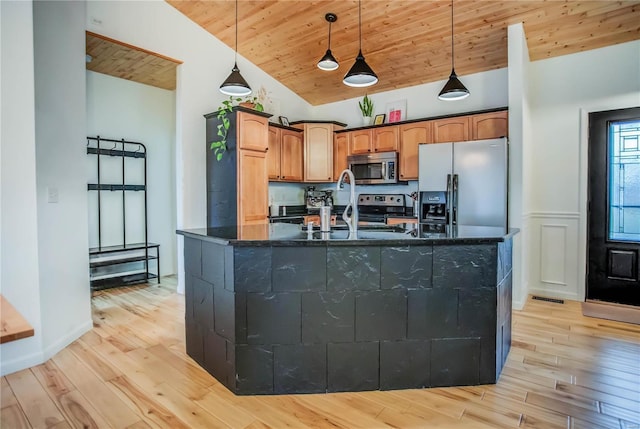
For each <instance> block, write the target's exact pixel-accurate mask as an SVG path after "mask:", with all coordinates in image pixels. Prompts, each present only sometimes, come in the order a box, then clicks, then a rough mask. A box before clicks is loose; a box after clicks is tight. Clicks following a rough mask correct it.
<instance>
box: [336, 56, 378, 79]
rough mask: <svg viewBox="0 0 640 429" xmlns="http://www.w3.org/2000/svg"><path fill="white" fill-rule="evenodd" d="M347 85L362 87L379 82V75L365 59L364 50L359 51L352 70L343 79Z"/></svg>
mask: <svg viewBox="0 0 640 429" xmlns="http://www.w3.org/2000/svg"><path fill="white" fill-rule="evenodd" d="M342 82H343V83H344V84H345V85H348V86H353V87H356V88H361V87H365V86H371V85H374V84H375V83H377V82H378V76H376V74H375V73H374V72H373V70H371V67H369V64H367V62H366V61H365V60H364V56H363V55H362V51H359V52H358V56H357V57H356V62H355V63H353V66H351V70H349V72H348V73H347V74H346V75H345V77H344V80H343V81H342Z"/></svg>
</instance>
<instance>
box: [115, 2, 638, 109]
mask: <svg viewBox="0 0 640 429" xmlns="http://www.w3.org/2000/svg"><path fill="white" fill-rule="evenodd" d="M166 1H167V2H168V3H169V4H171V5H172V6H173V7H175V8H176V9H177V10H179V11H180V12H182V13H183V14H184V15H186V16H187V17H188V18H190V19H191V20H192V21H194V22H195V23H197V24H198V25H200V26H201V27H203V28H204V29H205V30H207V31H208V32H210V33H211V34H213V35H214V36H215V37H217V38H218V39H220V40H222V41H223V42H224V43H226V44H227V45H229V46H230V47H231V48H233V47H234V43H235V30H236V28H235V1H234V0H198V1H195V0H166ZM454 1H455V2H454V31H455V37H454V42H455V68H456V72H457V73H458V75H459V76H460V77H461V80H462V81H463V82H464V76H465V75H467V74H471V73H477V72H482V71H487V70H493V69H498V68H502V67H506V66H507V27H508V26H509V25H511V24H514V23H518V22H522V23H524V29H525V33H526V36H527V44H528V46H529V53H530V57H531V60H532V61H535V60H540V59H544V58H550V57H555V56H559V55H566V54H571V53H575V52H580V51H585V50H589V49H595V48H600V47H604V46H609V45H613V44H617V43H623V42H628V41H631V40H636V39H640V1H613V0H600V1H591V0H586V1H583V0H549V1H542V0H510V1H497V0H475V1H474V0H454ZM238 3H239V4H238V52H239V53H240V54H241V55H242V56H244V57H246V58H247V59H249V60H250V61H251V62H252V63H254V64H256V65H257V66H258V67H260V68H261V69H262V70H264V71H265V72H266V73H268V74H270V75H271V76H273V77H274V78H275V79H277V80H278V81H280V82H281V83H282V84H284V85H285V86H287V87H288V88H289V89H291V90H292V91H293V92H295V93H296V94H298V95H299V96H300V97H302V98H304V99H305V100H307V101H308V102H309V103H311V104H312V105H319V104H324V103H329V102H334V101H339V100H344V99H348V98H353V97H358V96H361V95H362V94H364V93H365V92H366V93H369V94H372V93H376V92H382V91H388V90H392V89H398V88H404V87H409V86H414V85H418V84H423V83H428V82H434V81H439V80H445V79H446V78H447V77H448V76H449V72H450V71H451V2H450V0H388V1H382V0H362V51H363V53H364V56H365V58H366V61H367V63H368V64H369V65H370V66H371V68H373V70H374V71H375V72H376V74H377V75H378V78H379V82H378V83H377V84H376V85H374V86H372V87H369V88H350V87H347V86H345V85H344V84H343V83H342V78H343V77H344V75H345V73H346V72H347V71H348V70H349V68H350V67H351V66H352V65H353V62H354V60H355V56H356V54H357V52H358V2H357V1H355V0H333V1H329V0H320V1H315V0H279V1H277V0H239V2H238ZM327 12H333V13H335V14H336V15H337V16H338V20H337V21H336V22H335V23H333V24H332V30H331V49H332V51H333V54H334V56H335V57H336V58H337V59H338V61H339V62H340V67H339V68H338V69H337V70H335V71H330V72H327V71H322V70H320V69H318V68H317V67H316V63H317V62H318V60H319V59H320V58H321V57H322V56H323V55H324V53H325V51H326V49H327V37H328V31H329V24H328V23H327V21H325V18H324V16H325V14H326V13H327ZM220 64H221V65H224V67H227V68H228V69H229V71H230V70H231V67H232V65H233V57H231V56H230V57H229V58H220ZM120 68H126V65H124V64H123V65H121V67H120ZM140 71H141V72H142V70H140ZM174 72H175V71H174ZM585 72H588V70H587V71H585ZM109 74H111V73H109ZM249 83H250V84H251V82H249ZM254 86H255V85H254Z"/></svg>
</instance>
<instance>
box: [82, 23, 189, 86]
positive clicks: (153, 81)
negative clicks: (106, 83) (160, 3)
mask: <svg viewBox="0 0 640 429" xmlns="http://www.w3.org/2000/svg"><path fill="white" fill-rule="evenodd" d="M86 39H87V40H86V53H87V55H88V57H87V59H88V60H89V59H90V61H88V62H87V70H91V71H94V72H98V73H103V74H107V75H110V76H114V77H119V78H122V79H128V80H132V81H134V82H138V83H144V84H146V85H151V86H156V87H158V88H163V89H168V90H174V89H176V67H177V66H178V65H179V64H181V61H178V60H174V59H172V58H169V57H165V56H163V55H160V54H156V53H155V52H151V51H147V50H145V49H141V48H138V47H135V46H132V45H128V44H126V43H123V42H119V41H117V40H113V39H110V38H108V37H105V36H101V35H99V34H95V33H92V32H90V31H87V32H86Z"/></svg>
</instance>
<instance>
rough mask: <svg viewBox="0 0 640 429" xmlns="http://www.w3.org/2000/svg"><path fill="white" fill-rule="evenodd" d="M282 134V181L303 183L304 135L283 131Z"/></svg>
mask: <svg viewBox="0 0 640 429" xmlns="http://www.w3.org/2000/svg"><path fill="white" fill-rule="evenodd" d="M280 134H281V138H280V179H281V180H286V181H287V182H302V178H303V172H302V170H303V168H302V159H303V158H302V152H303V142H302V133H300V132H297V131H291V130H284V129H283V130H280Z"/></svg>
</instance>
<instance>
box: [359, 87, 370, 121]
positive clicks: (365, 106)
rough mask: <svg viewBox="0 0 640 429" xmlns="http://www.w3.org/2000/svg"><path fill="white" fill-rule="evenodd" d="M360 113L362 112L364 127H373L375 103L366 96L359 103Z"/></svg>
mask: <svg viewBox="0 0 640 429" xmlns="http://www.w3.org/2000/svg"><path fill="white" fill-rule="evenodd" d="M358 106H359V107H360V112H362V123H363V125H371V115H373V101H371V99H370V98H369V97H368V96H367V95H366V94H365V96H364V98H363V99H362V101H358Z"/></svg>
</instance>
